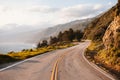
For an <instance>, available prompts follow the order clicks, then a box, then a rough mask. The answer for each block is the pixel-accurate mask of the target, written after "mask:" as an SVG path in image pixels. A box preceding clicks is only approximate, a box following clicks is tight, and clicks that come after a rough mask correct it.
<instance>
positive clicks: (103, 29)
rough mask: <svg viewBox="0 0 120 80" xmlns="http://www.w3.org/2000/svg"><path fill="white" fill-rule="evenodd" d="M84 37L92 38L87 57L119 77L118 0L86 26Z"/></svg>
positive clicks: (119, 10) (119, 1) (119, 2)
mask: <svg viewBox="0 0 120 80" xmlns="http://www.w3.org/2000/svg"><path fill="white" fill-rule="evenodd" d="M88 33H89V34H88ZM84 38H87V39H92V44H91V45H90V46H89V47H88V49H87V51H86V55H87V56H89V57H88V58H90V59H92V60H94V61H95V62H97V64H100V65H102V66H104V67H106V68H107V69H109V70H110V71H111V72H112V73H114V74H117V76H118V77H119V79H120V0H118V3H117V4H116V5H115V6H114V7H113V8H111V9H110V10H109V11H107V12H106V13H105V14H104V15H102V16H101V17H99V18H97V19H96V20H94V21H93V22H92V23H91V24H90V25H89V27H88V28H86V30H85V34H84Z"/></svg>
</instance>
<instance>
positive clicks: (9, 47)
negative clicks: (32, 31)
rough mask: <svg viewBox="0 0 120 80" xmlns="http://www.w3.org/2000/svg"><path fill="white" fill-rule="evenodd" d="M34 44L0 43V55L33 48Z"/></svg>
mask: <svg viewBox="0 0 120 80" xmlns="http://www.w3.org/2000/svg"><path fill="white" fill-rule="evenodd" d="M35 47H36V46H35V44H26V43H0V54H7V53H8V52H11V51H14V52H18V51H21V50H23V49H31V48H35Z"/></svg>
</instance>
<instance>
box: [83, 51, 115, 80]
mask: <svg viewBox="0 0 120 80" xmlns="http://www.w3.org/2000/svg"><path fill="white" fill-rule="evenodd" d="M82 56H83V58H84V60H85V61H86V62H87V63H88V64H89V65H90V66H92V67H93V68H95V69H96V70H97V71H99V72H101V73H102V74H104V75H105V76H106V77H108V78H110V79H112V80H115V79H114V78H113V77H111V76H109V75H107V74H105V73H104V72H105V71H104V70H102V69H101V68H100V69H101V70H102V71H104V72H102V71H100V70H98V69H97V68H99V67H98V66H93V65H92V64H91V63H90V62H89V61H88V60H87V59H86V57H85V55H84V53H83V54H82Z"/></svg>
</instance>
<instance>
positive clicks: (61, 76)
mask: <svg viewBox="0 0 120 80" xmlns="http://www.w3.org/2000/svg"><path fill="white" fill-rule="evenodd" d="M89 44H90V42H89V41H86V42H83V43H79V45H77V46H73V47H70V48H67V49H61V50H56V51H52V52H48V53H45V54H42V55H39V56H36V57H33V58H30V59H27V60H25V61H22V62H20V63H17V64H14V65H12V66H9V67H8V68H4V69H1V70H0V80H115V79H114V78H113V77H112V76H111V75H110V74H108V73H106V72H105V71H103V70H102V69H100V68H99V67H97V66H96V65H95V64H93V63H91V62H89V61H88V60H87V59H86V58H85V57H84V51H85V49H86V48H87V47H88V45H89Z"/></svg>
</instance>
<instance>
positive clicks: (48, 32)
mask: <svg viewBox="0 0 120 80" xmlns="http://www.w3.org/2000/svg"><path fill="white" fill-rule="evenodd" d="M93 20H94V18H89V19H83V20H76V21H72V22H69V23H65V24H60V25H56V26H53V27H49V28H47V29H45V30H43V31H42V32H40V33H37V34H36V35H35V36H33V39H36V40H31V41H29V42H34V41H35V42H38V41H41V40H43V39H48V38H49V37H50V36H57V35H58V33H59V32H60V31H61V32H63V31H65V30H68V29H70V28H72V29H73V30H81V31H83V30H84V29H85V28H86V27H87V26H88V24H89V23H91V21H93Z"/></svg>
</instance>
